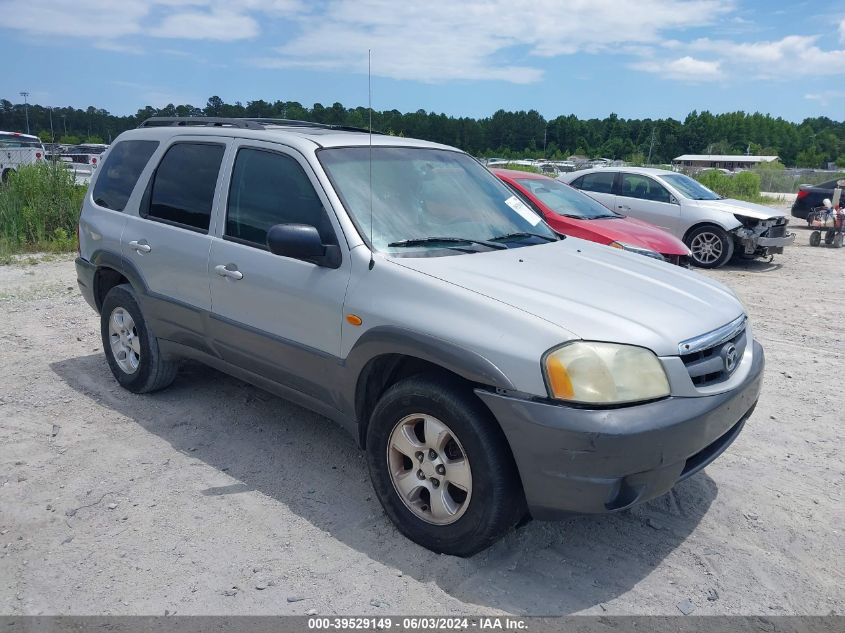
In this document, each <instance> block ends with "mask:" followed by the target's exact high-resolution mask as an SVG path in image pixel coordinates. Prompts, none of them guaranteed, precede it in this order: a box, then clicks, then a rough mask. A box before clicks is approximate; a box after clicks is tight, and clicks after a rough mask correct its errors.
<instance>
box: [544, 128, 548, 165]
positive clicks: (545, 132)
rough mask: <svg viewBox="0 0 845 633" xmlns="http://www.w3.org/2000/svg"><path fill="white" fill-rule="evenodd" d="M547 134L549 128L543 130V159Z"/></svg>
mask: <svg viewBox="0 0 845 633" xmlns="http://www.w3.org/2000/svg"><path fill="white" fill-rule="evenodd" d="M548 132H549V126H548V125H547V126H546V127H544V128H543V158H545V157H546V135H547V134H548Z"/></svg>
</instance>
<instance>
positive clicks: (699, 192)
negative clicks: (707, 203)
mask: <svg viewBox="0 0 845 633" xmlns="http://www.w3.org/2000/svg"><path fill="white" fill-rule="evenodd" d="M660 177H661V178H663V180H665V181H666V182H668V183H669V184H670V185H672V186H673V187H674V188H675V189H677V190H678V191H680V192H681V194H682V195H683V196H684V197H685V198H691V199H693V200H721V199H722V196H720V195H719V194H718V193H716V192H715V191H710V189H708V188H707V187H705V186H704V185H702V184H701V183H700V182H698V181H697V180H693V179H692V178H690V177H689V176H685V175H684V174H667V175H665V176H664V175H661V176H660Z"/></svg>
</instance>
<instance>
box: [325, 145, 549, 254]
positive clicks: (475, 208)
mask: <svg viewBox="0 0 845 633" xmlns="http://www.w3.org/2000/svg"><path fill="white" fill-rule="evenodd" d="M371 155H372V164H371V161H370V156H371ZM318 156H319V159H320V162H321V163H322V165H323V167H324V168H325V170H326V172H327V173H328V175H329V177H330V178H331V180H332V183H333V184H334V187H335V190H336V191H337V193H338V195H339V196H340V198H341V200H342V201H343V204H344V206H345V207H346V209H347V211H348V212H349V214H350V216H351V217H352V220H353V222H355V225H356V227H357V228H358V231H359V232H360V233H361V236H362V237H363V238H364V239H365V240H366V241H368V242H369V241H370V235H371V234H372V246H373V248H375V249H376V250H379V251H388V252H391V253H399V252H402V251H408V250H409V249H408V247H409V246H412V247H413V248H414V249H417V250H420V249H426V250H431V249H451V252H466V251H478V250H492V249H493V247H494V246H493V245H489V244H488V245H485V244H484V242H490V241H491V240H494V241H498V244H497V245H501V244H507V243H508V242H509V241H512V242H514V244H511V245H517V243H518V245H520V246H525V245H527V244H529V243H541V242H545V241H548V240H554V239H556V237H555V234H554V233H553V232H552V230H551V229H550V228H549V227H548V226H547V225H546V224H545V223H544V222H543V221H542V220H541V218H540V217H539V216H538V215H537V214H536V213H534V211H532V210H531V209H529V208H528V207H527V206H526V205H525V204H524V203H523V202H522V201H521V200H519V198H517V197H516V196H515V195H513V193H512V192H511V191H510V190H509V189H508V188H507V187H506V186H505V185H504V184H502V183H501V182H500V181H499V180H498V179H497V178H496V177H495V176H493V175H492V174H491V173H490V172H489V171H487V170H486V169H484V167H482V166H481V165H479V164H478V162H476V161H475V160H474V159H473V158H471V157H470V156H467V155H466V154H462V153H460V152H455V151H448V150H441V149H426V148H418V147H373V148H372V149H371V148H369V147H366V146H365V147H343V148H334V149H324V150H321V151H320V152H319V154H318ZM371 169H372V176H371V171H370V170H371ZM371 178H372V196H371V193H370V182H371ZM371 200H372V221H371V213H370V204H371V202H370V201H371ZM535 236H536V238H540V239H535ZM434 238H445V239H434ZM450 254H451V253H450Z"/></svg>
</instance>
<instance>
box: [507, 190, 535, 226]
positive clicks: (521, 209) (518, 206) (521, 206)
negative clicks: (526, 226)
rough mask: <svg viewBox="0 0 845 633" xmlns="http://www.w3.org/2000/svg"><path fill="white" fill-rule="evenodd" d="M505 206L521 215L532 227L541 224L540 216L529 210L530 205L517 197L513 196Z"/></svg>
mask: <svg viewBox="0 0 845 633" xmlns="http://www.w3.org/2000/svg"><path fill="white" fill-rule="evenodd" d="M505 204H506V205H508V206H509V207H510V208H511V209H513V210H514V211H516V212H517V213H518V214H519V215H521V216H522V218H523V219H524V220H525V221H527V222H528V223H530V224H531V226H537V225H538V224H540V216H539V215H537V214H536V213H534V212H533V211H532V210H531V209H529V208H528V205H526V204H525V203H524V202H523V201H522V200H520V199H519V198H517V197H516V196H511V197H510V198H508V199H507V200H505Z"/></svg>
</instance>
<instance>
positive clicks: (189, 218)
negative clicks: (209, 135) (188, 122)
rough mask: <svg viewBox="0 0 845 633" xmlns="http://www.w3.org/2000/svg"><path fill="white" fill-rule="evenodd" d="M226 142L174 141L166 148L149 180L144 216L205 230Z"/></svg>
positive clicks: (206, 229)
mask: <svg viewBox="0 0 845 633" xmlns="http://www.w3.org/2000/svg"><path fill="white" fill-rule="evenodd" d="M225 149H226V148H225V146H223V145H218V144H216V143H176V144H174V145H172V146H171V147H170V149H168V150H167V153H166V154H165V155H164V158H162V159H161V162H160V163H159V164H158V167H157V168H156V171H155V175H154V176H153V180H152V182H151V183H150V192H149V207H148V211H147V213H146V216H147V217H149V218H151V219H155V220H161V221H163V222H168V223H171V224H176V225H178V226H182V227H185V228H190V229H196V230H199V231H202V232H208V225H209V221H210V218H211V206H212V204H213V203H214V190H215V189H216V187H217V176H218V174H219V173H220V163H221V162H222V161H223V153H224V151H225Z"/></svg>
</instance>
